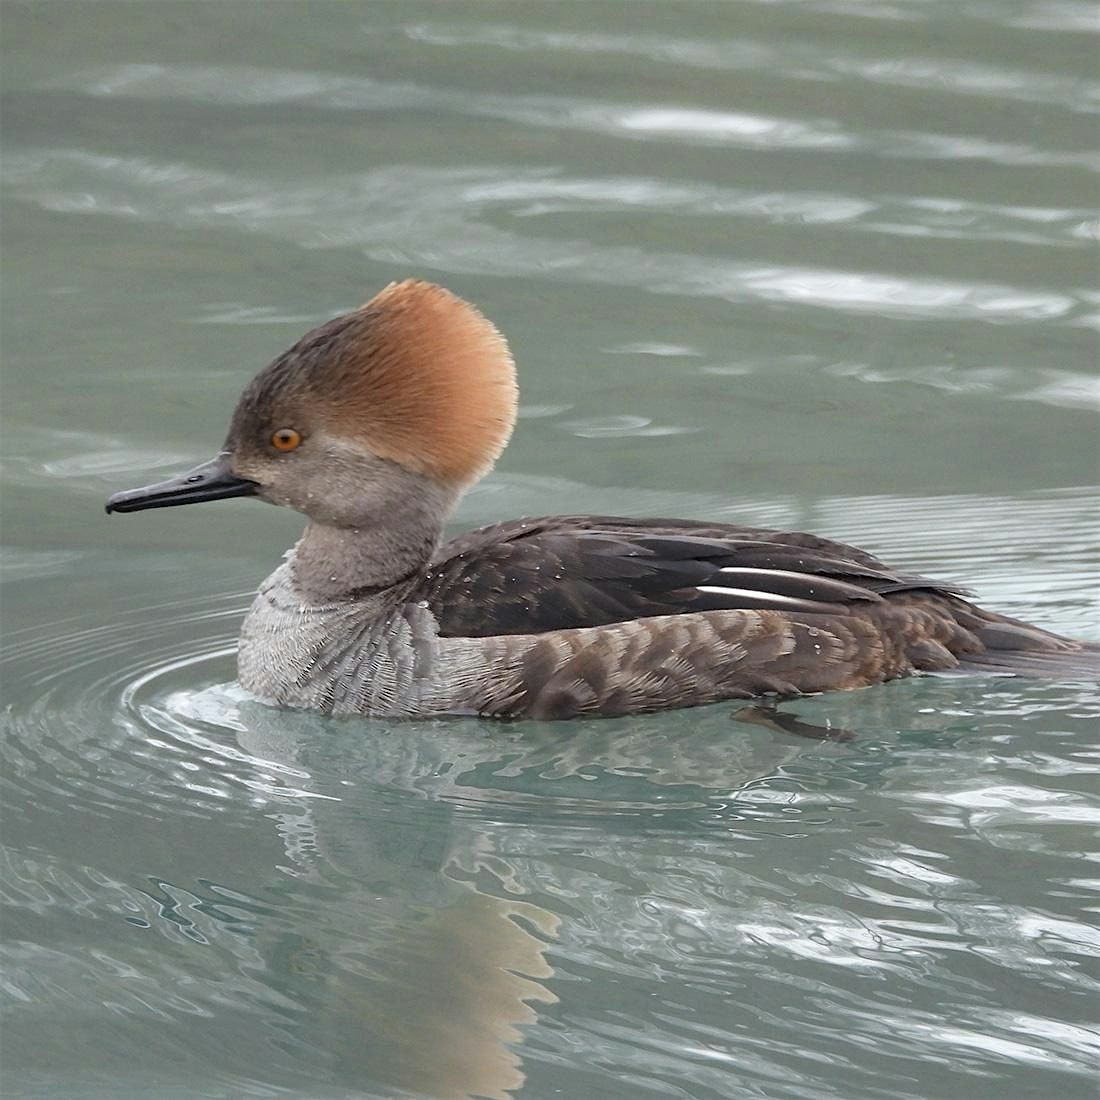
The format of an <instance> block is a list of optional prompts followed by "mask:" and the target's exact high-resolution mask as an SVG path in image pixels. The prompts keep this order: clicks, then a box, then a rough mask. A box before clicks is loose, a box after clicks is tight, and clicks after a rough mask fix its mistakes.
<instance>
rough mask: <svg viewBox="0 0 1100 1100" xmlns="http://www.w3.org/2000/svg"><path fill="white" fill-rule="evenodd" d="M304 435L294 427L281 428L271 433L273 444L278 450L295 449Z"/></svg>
mask: <svg viewBox="0 0 1100 1100" xmlns="http://www.w3.org/2000/svg"><path fill="white" fill-rule="evenodd" d="M301 442H302V437H301V436H300V435H299V434H298V433H297V432H296V431H295V430H294V429H293V428H280V429H279V430H278V431H277V432H272V433H271V446H272V447H274V448H275V450H277V451H293V450H294V448H295V447H297V446H298V444H299V443H301Z"/></svg>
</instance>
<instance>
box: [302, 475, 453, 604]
mask: <svg viewBox="0 0 1100 1100" xmlns="http://www.w3.org/2000/svg"><path fill="white" fill-rule="evenodd" d="M403 488H404V490H405V491H404V492H403V493H402V494H400V498H399V499H395V500H388V501H385V502H379V501H375V507H374V508H373V509H372V514H371V515H369V516H363V517H362V522H361V523H359V524H357V525H356V526H335V525H330V524H325V523H319V522H317V521H316V520H314V521H311V522H310V524H309V525H308V526H307V527H306V529H305V533H304V534H303V535H302V537H301V539H300V540H299V541H298V544H297V545H296V546H295V547H294V550H293V551H292V553H291V556H290V559H289V562H290V570H291V575H292V577H293V580H294V588H295V590H296V591H297V593H298V594H299V596H300V597H301V598H302V599H303V600H305V601H307V602H308V603H310V604H314V605H322V604H330V603H336V602H339V601H340V600H344V599H349V598H350V599H356V600H362V599H363V598H364V596H365V595H366V593H364V591H363V590H364V589H366V590H370V589H375V590H385V589H388V588H391V587H393V586H394V585H395V584H397V583H398V582H400V581H402V580H404V579H405V578H407V577H408V576H409V575H410V574H413V573H415V572H417V571H418V570H419V569H422V568H423V567H425V566H426V565H427V564H428V562H429V561H430V560H431V557H432V553H433V552H434V551H435V548H436V546H437V545H438V544H439V538H440V535H441V533H442V530H443V523H444V521H445V520H446V518H447V514H448V513H449V512H450V510H451V507H452V505H453V503H454V496H455V494H454V493H453V492H452V491H450V490H447V489H444V488H442V487H440V486H438V485H436V484H434V483H433V482H430V481H428V480H426V479H422V478H417V479H416V485H415V486H414V487H412V489H411V491H410V486H409V485H408V484H406V485H405V486H404V487H403Z"/></svg>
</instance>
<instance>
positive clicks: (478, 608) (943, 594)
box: [107, 281, 1100, 718]
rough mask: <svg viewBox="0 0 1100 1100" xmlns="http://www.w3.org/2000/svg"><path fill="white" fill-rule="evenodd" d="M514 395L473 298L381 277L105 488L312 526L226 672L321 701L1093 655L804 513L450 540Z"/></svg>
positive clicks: (589, 698)
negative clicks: (261, 510) (172, 455)
mask: <svg viewBox="0 0 1100 1100" xmlns="http://www.w3.org/2000/svg"><path fill="white" fill-rule="evenodd" d="M515 415H516V379H515V369H514V366H513V363H512V357H511V354H510V352H509V350H508V345H507V343H506V342H505V340H504V338H503V336H501V334H500V333H499V332H498V331H497V329H496V328H495V327H494V326H493V325H492V324H491V323H490V322H489V321H488V320H487V319H486V318H485V317H484V316H482V314H481V313H480V312H479V311H478V310H477V309H475V308H474V307H473V306H472V305H470V304H469V303H468V302H465V301H463V300H462V299H461V298H458V297H456V296H455V295H454V294H451V293H450V292H449V291H447V290H444V289H443V288H442V287H438V286H434V285H432V284H430V283H424V282H419V281H407V282H402V283H394V284H391V285H390V286H388V287H386V288H385V289H384V290H383V291H382V292H381V293H380V294H378V295H377V296H376V297H374V298H372V299H371V300H370V301H369V302H367V303H366V305H364V306H362V307H360V308H359V309H356V310H353V311H352V312H351V313H347V314H344V315H343V316H340V317H336V318H334V319H333V320H331V321H329V322H327V323H326V324H323V325H321V326H320V327H319V328H316V329H314V330H313V331H312V332H310V333H308V334H307V335H306V336H304V337H303V338H302V339H301V340H299V341H298V343H297V344H295V345H294V346H293V347H292V348H291V349H290V350H289V351H287V352H285V353H284V354H282V355H280V356H279V357H278V358H277V359H276V360H275V361H274V362H273V363H271V364H270V365H269V366H268V367H266V368H265V369H264V370H262V371H261V372H260V373H259V374H258V375H257V376H256V378H255V379H254V380H253V381H252V383H251V384H250V385H249V386H248V388H247V389H246V390H245V391H244V394H243V395H242V396H241V399H240V402H239V403H238V405H237V408H236V411H235V412H234V414H233V420H232V423H231V425H230V428H229V434H228V437H227V438H226V441H225V445H224V447H223V449H222V451H221V452H220V453H219V454H218V455H217V456H216V457H215V458H213V459H211V460H210V461H209V462H205V463H203V464H202V465H201V466H197V467H195V469H194V470H191V471H189V472H188V473H185V474H182V475H180V476H179V477H176V478H172V479H171V480H169V481H164V482H161V483H159V484H156V485H150V486H146V487H145V488H141V489H132V490H129V491H128V492H122V493H116V494H115V495H114V496H112V497H111V498H110V499H109V500H108V501H107V511H108V512H135V511H139V510H141V509H144V508H164V507H170V506H173V505H177V504H191V503H194V502H197V501H203V500H216V499H218V498H220V497H233V496H258V497H261V498H262V499H263V500H266V501H269V502H271V503H272V504H282V505H286V506H287V507H290V508H295V509H297V510H298V511H299V512H302V513H304V514H305V516H306V517H307V519H308V521H309V522H308V525H307V526H306V529H305V533H304V534H303V535H302V537H301V539H300V540H299V541H298V543H297V545H296V546H294V548H293V549H292V550H290V551H289V552H288V554H287V555H286V560H285V561H284V563H283V564H282V565H280V566H279V567H278V568H277V569H276V570H275V572H274V573H272V575H271V576H270V577H268V579H267V580H266V581H265V582H264V584H263V586H262V587H261V588H260V590H259V593H258V595H257V596H256V599H255V602H254V603H253V604H252V607H251V609H250V610H249V612H248V614H247V616H246V617H245V620H244V624H243V626H242V628H241V637H240V649H239V653H238V669H239V675H240V681H241V684H242V685H243V686H244V687H245V688H246V689H247V690H249V691H251V692H253V693H254V694H256V695H257V696H259V697H261V698H262V699H265V700H267V701H269V702H273V703H276V704H280V705H283V706H290V707H303V708H308V709H311V710H317V711H322V712H324V713H327V714H365V715H378V716H400V715H410V716H427V715H439V714H477V715H483V716H492V717H529V718H572V717H575V716H579V715H621V714H629V713H635V712H639V711H651V710H661V709H665V708H672V707H685V706H692V705H696V704H701V703H712V702H715V701H717V700H720V699H735V698H747V697H751V696H756V695H769V694H776V695H797V694H804V693H810V692H820V691H832V690H843V689H850V688H858V687H864V686H866V685H869V684H877V683H881V682H883V681H885V680H891V679H895V678H897V677H902V676H909V675H912V674H914V673H918V672H925V671H935V670H944V669H953V668H959V667H960V666H962V667H964V668H968V667H969V668H975V669H984V670H986V671H990V670H992V671H1000V672H1009V673H1016V674H1024V675H1037V676H1045V677H1053V678H1068V677H1074V676H1081V675H1085V676H1090V677H1091V676H1100V646H1096V645H1092V644H1089V643H1084V642H1077V641H1072V640H1070V639H1067V638H1061V637H1058V636H1057V635H1054V634H1050V633H1048V632H1046V631H1044V630H1040V629H1039V628H1037V627H1033V626H1028V625H1027V624H1025V623H1021V622H1017V621H1016V620H1013V619H1009V618H1006V617H1004V616H1002V615H998V614H996V613H994V612H990V611H985V610H983V609H981V608H979V607H976V606H975V605H974V604H972V603H970V602H968V601H967V600H966V599H964V598H963V596H964V593H963V592H962V590H960V589H958V588H955V587H953V586H952V585H949V584H941V583H939V582H937V581H934V580H929V579H928V578H926V577H920V576H916V575H914V574H910V573H903V572H898V571H896V570H894V569H891V568H890V567H888V566H886V565H884V564H883V563H882V562H880V561H878V560H877V559H876V558H874V557H872V556H871V555H870V554H868V553H865V552H864V551H862V550H857V549H855V548H854V547H851V546H845V545H843V544H842V543H837V542H832V541H830V540H828V539H823V538H818V537H816V536H814V535H808V534H797V533H786V532H778V531H768V530H760V529H757V528H751V527H737V526H731V525H727V524H713V523H699V522H691V521H688V520H669V519H656V520H655V519H623V518H613V517H606V516H589V515H573V516H551V517H544V518H539V519H524V520H512V521H508V522H505V523H499V524H496V525H494V526H491V527H485V528H482V529H480V530H477V531H471V532H469V533H468V534H465V535H460V536H459V537H458V538H456V539H453V540H452V541H450V542H447V543H445V544H443V545H442V546H441V545H440V537H441V533H442V530H443V524H444V522H445V520H446V519H447V516H448V515H449V514H450V512H451V511H452V509H453V508H454V506H455V504H456V502H457V501H458V499H459V497H460V496H461V494H462V493H463V492H464V491H465V490H466V489H468V488H469V487H470V486H471V485H472V484H473V483H474V482H476V481H477V480H478V479H479V478H481V477H482V476H483V475H484V474H485V473H486V472H487V471H488V470H489V469H490V468H491V467H492V465H493V463H494V462H495V461H496V459H497V457H498V456H499V455H500V453H501V451H503V449H504V447H505V445H506V443H507V442H508V438H509V436H510V435H511V432H512V426H513V424H514V422H515Z"/></svg>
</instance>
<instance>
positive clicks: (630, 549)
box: [412, 516, 959, 637]
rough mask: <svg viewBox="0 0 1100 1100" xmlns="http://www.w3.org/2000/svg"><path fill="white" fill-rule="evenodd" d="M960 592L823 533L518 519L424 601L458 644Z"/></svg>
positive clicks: (824, 609) (440, 573) (456, 544)
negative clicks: (670, 618)
mask: <svg viewBox="0 0 1100 1100" xmlns="http://www.w3.org/2000/svg"><path fill="white" fill-rule="evenodd" d="M911 590H928V591H934V592H938V593H940V594H943V595H953V594H957V593H958V592H959V590H958V589H956V588H953V587H951V586H949V585H943V584H939V583H937V582H934V581H931V580H928V579H927V578H925V577H919V576H916V575H912V574H904V573H898V572H896V571H894V570H892V569H890V568H889V567H887V566H885V565H883V564H882V563H881V562H879V561H878V560H876V559H875V558H874V557H872V556H871V555H870V554H867V553H865V552H863V551H861V550H857V549H856V548H855V547H851V546H845V545H843V544H841V543H837V542H831V541H829V540H828V539H822V538H818V537H816V536H814V535H807V534H800V533H789V532H779V531H768V530H761V529H758V528H751V527H735V526H729V525H724V524H706V523H694V522H691V521H688V520H667V519H660V520H633V519H622V518H614V517H608V516H553V517H546V518H540V519H530V520H514V521H511V522H508V523H502V524H497V525H495V526H492V527H484V528H481V529H480V530H477V531H471V532H469V533H468V534H465V535H461V536H459V537H458V538H456V539H454V540H453V541H451V542H449V543H447V544H446V545H445V546H443V547H442V548H441V549H440V551H439V553H438V555H437V557H436V559H435V561H433V563H432V565H431V567H430V569H429V571H428V573H427V574H426V576H425V578H424V580H423V581H422V582H421V584H420V585H419V586H418V588H417V590H416V591H415V592H414V593H413V596H412V598H413V599H415V600H420V601H425V602H426V603H427V605H428V607H429V608H430V610H431V611H432V612H433V614H434V615H435V617H436V619H437V620H438V622H439V626H440V633H441V634H442V635H443V636H446V637H488V636H494V635H508V634H539V633H543V632H546V631H552V630H568V629H574V628H579V627H589V626H602V625H606V624H609V623H618V622H628V621H630V620H633V619H645V618H652V617H654V616H660V615H679V614H689V613H692V612H698V611H718V610H769V611H783V612H788V613H794V614H815V613H819V614H830V615H845V614H848V613H849V612H850V611H851V610H852V609H854V608H857V607H859V606H861V605H862V606H864V607H866V605H867V604H870V603H880V602H881V601H882V599H883V597H884V596H885V595H887V594H888V593H893V592H904V591H911Z"/></svg>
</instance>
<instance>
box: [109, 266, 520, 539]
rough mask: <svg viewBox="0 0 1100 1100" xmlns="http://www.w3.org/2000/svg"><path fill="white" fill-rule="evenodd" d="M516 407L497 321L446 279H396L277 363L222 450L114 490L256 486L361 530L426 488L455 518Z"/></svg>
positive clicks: (162, 494)
mask: <svg viewBox="0 0 1100 1100" xmlns="http://www.w3.org/2000/svg"><path fill="white" fill-rule="evenodd" d="M515 415H516V380H515V368H514V366H513V363H512V356H511V353H510V352H509V350H508V345H507V343H506V341H505V340H504V337H503V336H501V334H500V333H499V332H498V331H497V329H496V328H495V327H494V326H493V325H492V323H491V322H489V321H488V320H487V319H486V318H485V317H484V316H482V314H481V313H480V312H479V311H478V310H477V309H475V308H474V307H473V306H472V305H470V304H469V303H468V302H465V301H463V300H462V299H461V298H459V297H457V296H456V295H454V294H451V293H450V292H449V291H447V290H444V289H443V288H442V287H439V286H434V285H432V284H430V283H424V282H419V281H412V280H410V281H407V282H401V283H392V284H391V285H390V286H388V287H386V288H385V289H384V290H383V291H382V292H381V293H379V294H378V295H376V296H375V297H374V298H372V299H371V300H370V301H369V302H367V303H366V305H364V306H361V307H360V308H359V309H356V310H353V311H352V312H351V313H346V314H343V315H342V316H340V317H336V318H333V320H331V321H328V322H327V323H326V324H323V325H321V326H320V327H319V328H316V329H314V330H313V331H312V332H310V333H307V334H306V335H305V336H304V337H302V339H301V340H299V341H298V343H297V344H295V345H294V346H293V347H292V348H290V349H289V350H288V351H286V352H284V353H283V354H282V355H280V356H279V357H278V358H277V359H275V361H274V362H272V363H271V364H270V365H268V366H267V367H265V368H264V369H263V370H262V371H261V372H260V373H259V374H258V375H257V376H256V377H255V378H254V379H253V380H252V382H251V384H250V385H249V386H248V388H247V389H246V390H245V391H244V393H243V394H242V395H241V398H240V401H239V402H238V404H237V408H236V410H235V412H234V413H233V419H232V421H231V423H230V427H229V434H228V436H227V437H226V440H225V444H224V446H223V447H222V450H221V451H220V452H219V453H218V454H217V455H216V456H215V457H214V458H212V459H211V460H210V461H208V462H204V463H203V464H202V465H200V466H196V467H195V468H194V469H193V470H189V471H187V472H186V473H183V474H180V475H179V476H178V477H174V478H170V479H169V480H167V481H162V482H159V483H158V484H155V485H148V486H145V487H143V488H140V489H130V490H127V491H125V492H121V493H115V494H114V496H112V497H111V498H110V499H109V500H108V501H107V511H108V512H136V511H140V510H142V509H145V508H167V507H173V506H175V505H180V504H194V503H197V502H199V501H204V500H217V499H219V498H222V497H236V496H257V497H260V498H261V499H262V500H266V501H269V502H270V503H272V504H281V505H284V506H286V507H289V508H294V509H297V510H298V511H299V512H303V513H304V514H305V515H306V516H308V517H309V518H310V519H311V520H312V521H313V522H314V523H316V524H321V525H324V526H328V527H339V528H357V527H361V526H367V525H376V524H377V523H378V522H379V521H380V519H381V520H384V519H385V517H386V515H387V514H390V515H393V514H394V512H393V511H391V510H400V509H402V508H403V507H406V505H407V503H408V502H409V501H411V500H413V499H415V500H417V501H420V502H422V503H427V502H428V501H430V502H431V508H430V511H432V512H439V515H440V520H442V518H443V516H445V514H446V512H447V511H449V509H450V508H451V507H452V506H453V504H454V502H455V501H456V500H457V499H458V497H459V496H460V495H461V493H462V492H463V491H464V490H465V489H467V488H468V487H469V486H470V485H472V484H473V483H474V482H475V481H477V480H478V479H479V478H481V477H482V476H483V475H484V474H485V473H487V472H488V471H489V469H491V467H492V465H493V463H494V462H495V461H496V459H497V457H498V456H499V455H500V453H501V451H502V450H503V449H504V447H505V445H506V444H507V442H508V438H509V436H510V435H511V432H512V427H513V424H514V423H515Z"/></svg>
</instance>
